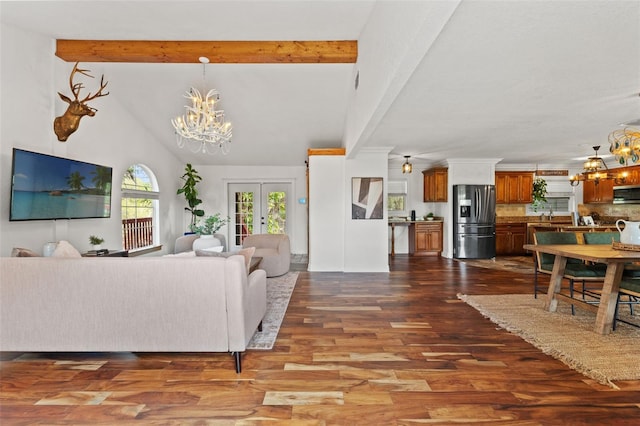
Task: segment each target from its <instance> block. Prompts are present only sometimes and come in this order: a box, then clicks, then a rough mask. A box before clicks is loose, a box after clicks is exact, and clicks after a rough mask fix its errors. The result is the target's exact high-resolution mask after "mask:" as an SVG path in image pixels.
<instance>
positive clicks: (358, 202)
mask: <svg viewBox="0 0 640 426" xmlns="http://www.w3.org/2000/svg"><path fill="white" fill-rule="evenodd" d="M383 193H384V187H383V179H382V178H381V177H373V178H371V177H357V178H355V177H354V178H351V219H382V216H383V201H384V199H383Z"/></svg>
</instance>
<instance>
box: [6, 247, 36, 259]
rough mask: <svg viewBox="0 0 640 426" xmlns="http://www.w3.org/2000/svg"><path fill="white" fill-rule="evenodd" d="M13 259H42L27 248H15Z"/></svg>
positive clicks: (12, 253) (12, 252)
mask: <svg viewBox="0 0 640 426" xmlns="http://www.w3.org/2000/svg"><path fill="white" fill-rule="evenodd" d="M11 257H40V255H39V254H38V253H36V252H35V251H33V250H30V249H27V248H22V247H14V248H13V250H11Z"/></svg>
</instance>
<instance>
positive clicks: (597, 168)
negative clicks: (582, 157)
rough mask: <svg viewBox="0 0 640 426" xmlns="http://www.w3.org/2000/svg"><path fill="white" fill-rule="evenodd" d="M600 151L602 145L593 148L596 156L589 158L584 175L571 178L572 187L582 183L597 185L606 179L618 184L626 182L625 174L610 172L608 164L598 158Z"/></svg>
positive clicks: (584, 166) (585, 163) (585, 164)
mask: <svg viewBox="0 0 640 426" xmlns="http://www.w3.org/2000/svg"><path fill="white" fill-rule="evenodd" d="M599 149H600V145H598V146H594V147H593V150H594V151H595V152H596V154H595V155H593V156H591V157H589V158H587V161H585V162H584V165H583V168H584V171H583V172H582V173H579V174H576V175H574V176H571V177H569V182H570V183H571V186H577V185H578V184H580V182H581V181H593V183H594V184H596V185H597V184H598V183H600V181H601V180H604V179H613V180H614V181H615V183H616V184H620V183H623V182H624V180H625V176H624V174H622V175H621V174H618V173H613V172H611V171H609V168H608V167H607V163H605V162H604V160H603V159H602V157H600V156H598V150H599Z"/></svg>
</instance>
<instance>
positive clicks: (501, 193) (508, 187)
mask: <svg viewBox="0 0 640 426" xmlns="http://www.w3.org/2000/svg"><path fill="white" fill-rule="evenodd" d="M532 191H533V172H496V203H498V204H529V203H531V202H532V201H533V197H532V194H531V193H532Z"/></svg>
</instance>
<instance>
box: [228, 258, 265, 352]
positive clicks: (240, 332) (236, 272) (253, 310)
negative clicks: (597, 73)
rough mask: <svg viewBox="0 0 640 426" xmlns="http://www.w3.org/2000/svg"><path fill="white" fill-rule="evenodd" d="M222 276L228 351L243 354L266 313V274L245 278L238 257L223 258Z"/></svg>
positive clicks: (255, 272)
mask: <svg viewBox="0 0 640 426" xmlns="http://www.w3.org/2000/svg"><path fill="white" fill-rule="evenodd" d="M225 274H226V279H225V285H226V298H227V300H226V302H227V323H228V333H229V334H228V339H229V351H230V352H243V351H244V350H245V349H246V347H247V343H249V340H251V337H252V336H253V334H254V333H255V331H256V330H257V328H258V325H259V324H260V321H262V318H263V317H264V315H265V313H266V312H267V275H266V272H265V271H263V270H261V269H257V270H255V271H253V272H252V273H251V274H249V275H247V272H246V266H245V261H244V256H240V255H237V256H231V257H230V258H228V259H227V265H226V272H225Z"/></svg>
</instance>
